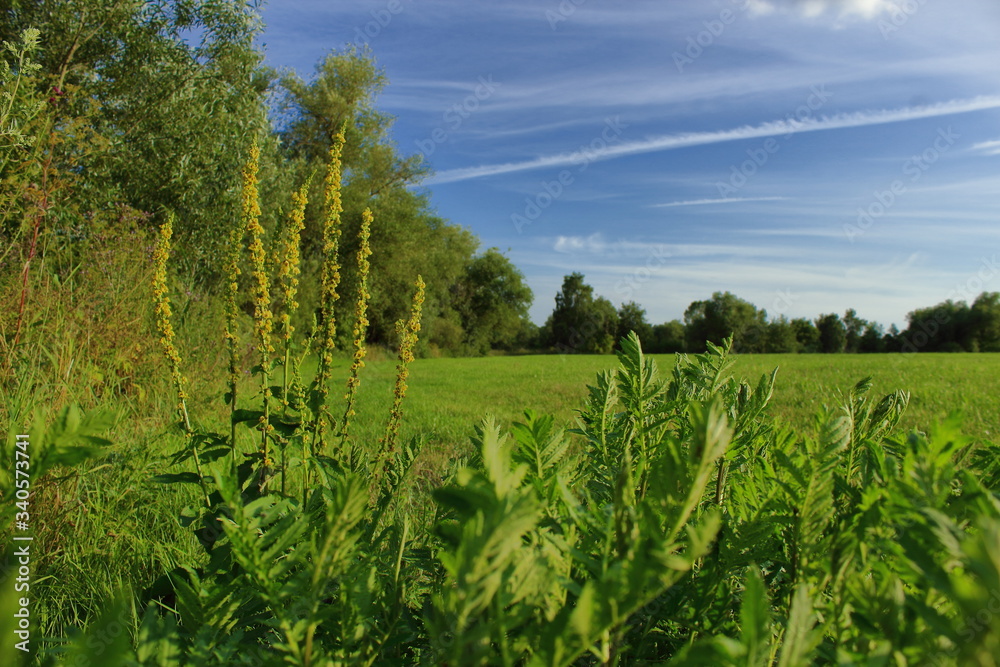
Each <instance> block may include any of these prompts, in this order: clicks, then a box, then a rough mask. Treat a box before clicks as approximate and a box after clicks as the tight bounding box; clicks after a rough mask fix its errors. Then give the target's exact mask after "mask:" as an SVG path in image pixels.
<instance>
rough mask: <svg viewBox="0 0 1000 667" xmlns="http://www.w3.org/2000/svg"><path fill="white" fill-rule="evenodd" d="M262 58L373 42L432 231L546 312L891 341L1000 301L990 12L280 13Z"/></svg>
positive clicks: (999, 20)
mask: <svg viewBox="0 0 1000 667" xmlns="http://www.w3.org/2000/svg"><path fill="white" fill-rule="evenodd" d="M264 21H265V23H266V24H267V27H266V29H265V31H264V34H263V36H262V39H261V41H262V42H263V43H264V45H265V53H266V56H267V62H268V64H270V65H272V66H274V67H279V68H292V69H294V70H296V71H297V72H298V73H299V74H300V75H301V76H303V77H304V78H307V79H308V78H309V77H310V76H312V73H313V71H314V67H315V64H316V63H317V62H318V61H319V60H320V59H321V58H323V57H324V56H325V55H326V54H327V53H329V52H330V51H331V50H332V49H343V48H345V47H346V46H347V45H348V44H350V43H355V44H367V45H368V46H369V47H370V48H371V51H372V53H373V54H374V56H375V58H376V60H377V62H378V64H379V65H380V66H381V67H382V68H383V69H384V70H385V72H386V75H387V77H388V79H389V85H388V86H387V88H386V89H385V91H384V92H383V94H382V95H381V97H380V98H379V100H378V106H379V108H381V109H383V110H385V111H387V112H389V113H392V114H394V115H395V116H396V118H397V120H396V124H395V126H394V130H393V137H394V139H395V141H396V142H397V144H398V147H399V149H400V151H401V152H403V153H405V154H413V153H423V154H424V156H425V158H426V160H427V161H428V162H429V164H430V165H431V167H432V168H433V169H434V176H433V177H432V178H430V179H428V181H427V182H426V183H425V185H424V187H426V188H427V189H428V190H429V191H430V193H431V200H432V202H433V204H434V206H435V208H436V209H437V211H438V213H439V214H440V215H441V216H443V217H445V218H447V219H449V220H450V221H452V222H454V223H457V224H461V225H464V226H466V227H468V228H469V229H471V230H472V231H473V232H475V233H476V234H477V235H478V236H479V238H480V239H481V240H482V244H483V248H487V247H491V246H497V247H499V248H500V249H501V250H503V251H504V252H505V253H507V255H508V256H509V257H510V258H511V260H512V261H513V262H514V263H515V264H516V265H517V266H518V267H519V268H520V269H521V271H523V272H524V274H525V276H526V278H527V280H528V283H529V284H530V286H531V288H532V289H533V290H534V293H535V303H534V305H533V307H532V309H531V314H532V317H533V319H534V320H535V321H536V322H539V323H541V322H542V321H544V319H545V317H547V316H548V314H549V313H550V312H551V310H552V308H553V305H554V297H555V294H556V292H558V290H559V287H560V285H561V283H562V278H563V276H564V275H565V274H567V273H570V272H572V271H580V272H582V273H584V274H585V275H586V278H587V282H588V283H590V284H591V285H593V286H594V288H595V290H596V291H597V293H599V294H601V295H603V296H605V297H607V298H608V299H610V300H611V301H612V302H614V303H615V304H616V305H618V304H621V303H622V302H624V301H630V300H634V301H637V302H639V303H640V304H641V305H642V306H643V307H645V308H646V311H647V315H648V319H649V320H650V321H651V322H653V323H658V322H664V321H667V320H670V319H674V318H681V317H682V315H683V312H684V309H685V308H686V307H687V306H688V304H689V303H691V302H692V301H694V300H698V299H705V298H708V297H709V296H710V295H711V294H712V292H714V291H720V290H729V291H731V292H733V293H735V294H737V295H738V296H740V297H743V298H745V299H747V300H749V301H751V302H753V303H755V304H756V305H757V306H759V307H762V308H765V309H766V310H767V311H768V314H769V315H771V316H776V315H787V316H789V317H801V316H806V317H815V316H817V315H819V314H820V313H826V312H837V313H843V312H844V311H845V310H846V309H847V308H850V307H854V308H856V309H857V310H858V313H859V314H860V315H861V316H862V317H864V318H867V319H871V320H876V321H879V322H881V323H883V324H885V325H886V326H888V325H889V324H891V323H896V324H898V325H900V326H904V325H905V316H906V313H907V312H909V311H910V310H913V309H914V308H917V307H922V306H929V305H933V304H935V303H938V302H940V301H944V300H945V299H949V298H951V299H956V300H967V301H970V302H971V300H972V299H973V298H974V297H975V296H976V295H977V294H978V293H979V292H981V291H983V290H987V291H1000V264H998V260H1000V257H998V255H1000V39H998V38H997V34H998V33H1000V3H998V2H996V0H956V1H952V2H945V1H944V0H714V1H669V2H667V1H664V0H658V1H651V0H650V1H647V0H540V1H535V2H529V1H527V0H523V1H522V0H510V1H505V2H485V1H482V0H478V1H472V2H460V1H459V0H448V1H445V0H372V1H367V0H353V1H351V2H335V1H331V0H280V1H279V0H272V2H271V3H270V5H269V6H266V7H265V9H264Z"/></svg>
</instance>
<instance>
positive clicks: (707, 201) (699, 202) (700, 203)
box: [650, 197, 788, 208]
mask: <svg viewBox="0 0 1000 667" xmlns="http://www.w3.org/2000/svg"><path fill="white" fill-rule="evenodd" d="M786 199H788V197H730V198H728V199H688V200H686V201H672V202H667V203H666V204H652V205H651V206H650V207H651V208H673V207H674V206H707V205H709V204H736V203H739V202H748V201H784V200H786Z"/></svg>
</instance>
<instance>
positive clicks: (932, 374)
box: [33, 354, 1000, 634]
mask: <svg viewBox="0 0 1000 667" xmlns="http://www.w3.org/2000/svg"><path fill="white" fill-rule="evenodd" d="M655 359H656V362H657V364H658V365H659V368H660V373H661V377H669V372H670V369H671V368H672V366H673V364H674V361H675V358H674V357H673V356H657V357H655ZM616 365H617V362H616V359H615V357H613V356H610V355H607V356H559V355H548V356H510V357H503V356H497V357H486V358H463V359H420V360H416V361H415V362H413V363H412V364H411V375H410V379H409V385H410V386H409V392H408V394H407V397H406V401H405V403H404V406H403V409H404V415H403V425H402V431H401V436H402V438H403V439H404V440H410V439H411V438H417V440H418V441H419V442H421V443H422V447H423V454H422V455H421V464H420V465H419V466H418V469H419V470H421V471H422V475H423V476H425V477H426V478H427V482H428V483H429V484H431V485H433V484H436V483H438V482H440V479H441V478H440V474H441V472H443V470H444V468H446V467H448V466H449V465H450V463H451V462H453V461H456V460H458V459H460V458H462V457H464V456H465V455H467V454H468V453H470V452H471V451H472V449H471V446H470V444H469V438H470V436H471V435H472V434H473V429H474V426H475V425H476V424H477V423H478V422H480V421H481V420H482V418H483V417H484V416H486V415H488V414H492V415H494V416H496V417H497V418H498V420H499V421H500V423H501V424H502V425H503V426H504V427H507V426H509V424H510V423H511V422H512V421H515V420H520V419H521V416H522V413H523V411H524V410H525V409H527V408H530V409H533V410H535V411H536V412H539V413H550V414H553V415H555V417H556V421H557V424H558V425H560V426H563V427H573V426H574V425H575V412H574V411H575V410H576V409H577V408H579V407H580V406H581V405H582V402H583V399H584V397H585V395H586V393H587V389H586V385H587V384H590V383H593V381H594V377H595V374H596V373H597V372H599V371H602V370H606V369H610V368H613V367H615V366H616ZM775 367H777V368H778V369H779V371H778V376H777V381H776V384H775V391H774V396H773V399H772V401H771V408H770V409H771V412H772V414H774V415H776V416H778V417H779V418H780V419H782V420H784V421H785V422H787V423H789V424H791V425H793V426H795V427H797V428H798V429H799V432H800V433H809V432H811V428H812V424H813V418H814V416H815V415H816V414H817V413H818V412H819V411H821V410H822V409H823V407H824V403H827V404H831V403H835V399H836V396H837V391H838V390H839V391H847V390H848V389H849V388H850V387H851V386H853V385H854V383H856V382H857V381H858V380H859V379H861V378H863V377H865V376H867V375H871V376H873V378H874V393H875V394H876V395H879V396H881V395H882V394H885V393H888V392H890V391H893V390H895V389H897V388H902V389H905V390H908V391H909V392H910V393H911V402H910V408H909V409H908V411H907V413H906V415H905V417H904V419H903V421H902V423H901V425H902V427H903V428H904V429H910V428H919V429H927V428H928V427H930V426H931V425H932V424H933V423H934V422H935V421H936V420H940V419H942V418H944V417H946V416H948V414H949V412H950V411H951V410H953V409H955V408H956V407H958V408H961V410H962V412H963V416H964V424H965V432H966V433H967V434H968V435H971V436H974V437H976V438H977V439H981V440H993V439H995V437H996V432H997V427H998V424H1000V401H997V396H998V395H1000V355H986V354H982V355H974V354H960V355H958V354H956V355H938V354H921V355H917V356H902V355H830V356H826V355H760V356H740V357H737V359H736V365H735V367H734V369H733V373H734V375H735V376H736V377H744V378H746V379H748V380H749V381H750V382H751V383H755V382H756V380H757V378H759V376H760V375H761V374H762V373H769V372H770V371H771V370H772V369H774V368H775ZM347 368H348V362H347V361H346V360H343V359H342V360H338V361H337V367H336V372H335V377H334V383H333V388H334V390H333V391H332V392H331V397H330V398H331V404H332V405H333V406H334V411H335V414H337V415H338V416H339V413H336V409H337V407H339V406H341V405H342V401H341V400H340V398H341V392H340V390H339V389H338V387H343V380H344V379H345V378H346V376H347ZM395 370H396V369H395V361H394V360H392V359H384V360H379V361H372V362H369V363H368V364H367V366H366V368H365V369H364V370H363V373H362V384H361V389H360V394H359V405H358V410H357V412H358V415H359V416H358V417H357V419H356V422H355V424H356V428H355V434H356V437H357V439H358V441H359V442H364V443H370V444H374V443H376V442H377V441H378V438H379V437H380V436H381V435H382V433H383V431H384V428H385V420H386V417H387V414H388V412H389V408H390V405H391V402H392V391H393V382H394V380H395ZM221 391H222V389H219V390H218V394H219V395H218V396H211V395H208V396H205V395H203V396H200V397H196V399H195V401H194V402H195V403H196V404H200V408H202V409H198V410H196V411H195V414H196V416H197V418H198V419H199V420H206V421H210V422H217V424H216V425H217V426H218V425H221V424H222V423H223V422H224V421H225V419H226V412H225V411H224V410H223V404H222V401H221ZM209 394H211V392H209ZM249 396H250V391H249V387H248V393H246V394H244V397H245V398H246V399H247V400H249ZM830 407H834V406H833V405H830ZM203 408H208V409H209V414H206V410H205V409H203ZM137 426H138V424H137V423H136V422H135V420H127V421H126V422H123V423H121V424H120V425H119V426H118V427H117V428H115V429H114V431H113V433H112V434H111V437H112V439H113V440H114V441H115V444H114V446H113V448H112V450H111V452H110V455H109V456H108V457H106V458H104V459H103V460H100V461H97V462H96V463H94V464H92V465H91V466H89V468H90V470H89V471H88V472H85V473H83V474H82V475H81V476H80V477H79V478H78V479H77V480H76V482H74V483H73V485H72V486H71V487H68V488H66V489H64V490H63V491H60V494H61V497H60V498H59V499H58V502H56V499H55V498H53V499H51V500H52V501H53V502H52V505H53V507H54V508H55V509H54V511H55V513H56V514H58V516H53V517H52V519H53V521H52V525H53V528H54V530H57V532H58V534H51V535H49V536H48V537H47V538H46V540H47V543H48V544H49V545H50V546H51V548H50V549H46V556H45V558H44V559H43V560H41V561H40V562H39V565H41V566H43V567H44V570H45V571H46V573H47V576H46V577H45V578H43V579H41V580H40V581H39V582H38V584H39V585H38V587H37V590H38V592H39V598H40V602H41V607H40V610H39V611H40V614H39V617H38V620H39V621H40V625H41V627H42V628H44V629H45V631H46V632H47V633H49V632H51V633H52V634H62V633H63V632H64V631H65V630H66V627H67V624H71V625H79V624H82V623H84V622H85V620H86V619H87V618H90V617H92V615H93V614H95V613H97V612H98V611H99V610H100V609H101V606H102V604H103V602H102V601H103V600H106V599H108V598H110V597H111V596H113V595H114V594H115V592H116V591H117V590H119V589H120V587H121V586H123V585H131V586H137V587H139V588H141V587H142V586H144V585H148V583H149V582H150V581H152V580H153V579H155V578H156V577H157V576H158V575H159V574H161V573H162V572H164V571H168V570H170V569H172V568H173V567H176V566H177V565H180V564H184V563H190V562H192V561H193V560H195V559H197V554H198V547H197V543H196V541H195V540H194V538H193V536H192V535H191V533H190V531H189V530H187V529H185V528H182V527H181V526H180V525H179V524H178V522H177V514H178V512H179V511H180V510H181V508H183V507H184V506H185V505H189V504H196V503H197V495H196V493H195V489H194V487H193V486H192V487H176V486H164V485H162V484H158V483H156V482H154V481H152V478H153V476H155V475H156V474H159V473H162V472H180V471H186V470H188V469H189V468H190V461H189V462H187V463H186V464H181V465H179V466H171V465H170V464H169V461H168V460H167V458H166V454H167V453H168V452H171V451H175V450H176V449H178V447H179V446H180V445H181V438H180V437H179V436H177V435H175V434H172V433H167V424H162V425H161V426H151V425H150V424H149V423H148V421H147V423H146V424H145V426H143V427H141V430H136V427H137ZM252 448H253V445H251V444H250V443H244V449H246V450H247V451H250V450H251V449H252ZM46 502H48V501H46ZM33 590H34V589H33Z"/></svg>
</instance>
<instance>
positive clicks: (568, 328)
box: [545, 273, 618, 354]
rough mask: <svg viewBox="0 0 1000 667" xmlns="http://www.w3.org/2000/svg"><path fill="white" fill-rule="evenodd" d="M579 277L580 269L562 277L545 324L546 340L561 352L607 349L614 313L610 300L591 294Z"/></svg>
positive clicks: (614, 327) (614, 324)
mask: <svg viewBox="0 0 1000 667" xmlns="http://www.w3.org/2000/svg"><path fill="white" fill-rule="evenodd" d="M583 278H584V277H583V274H582V273H572V274H570V275H568V276H566V277H565V278H564V279H563V285H562V290H560V292H559V294H557V295H556V307H555V310H553V311H552V315H550V316H549V319H548V322H546V324H545V330H546V336H547V338H548V341H547V343H548V344H549V345H551V346H552V347H554V348H555V349H556V350H558V351H559V352H561V353H577V354H579V353H585V354H587V353H589V354H601V353H607V352H610V351H611V349H612V347H613V346H614V341H615V338H614V335H615V333H616V332H617V330H618V313H617V311H616V310H615V307H614V306H613V305H611V302H610V301H608V300H607V299H605V298H604V297H594V288H593V287H591V286H590V285H588V284H586V283H585V282H583Z"/></svg>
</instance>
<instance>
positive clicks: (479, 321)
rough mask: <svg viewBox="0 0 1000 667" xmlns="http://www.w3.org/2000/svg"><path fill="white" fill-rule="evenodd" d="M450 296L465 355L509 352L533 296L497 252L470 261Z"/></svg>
mask: <svg viewBox="0 0 1000 667" xmlns="http://www.w3.org/2000/svg"><path fill="white" fill-rule="evenodd" d="M453 294H454V296H455V299H454V307H455V308H456V310H457V311H458V313H459V315H460V316H461V323H462V328H463V330H464V333H465V345H466V347H467V349H468V351H469V352H471V353H473V354H484V353H486V352H488V351H489V350H490V349H491V348H501V349H510V348H511V347H513V346H515V345H516V344H517V343H518V342H519V341H520V340H522V339H523V337H524V332H525V329H526V328H527V327H528V325H529V320H528V308H529V307H530V306H531V300H532V296H533V295H532V293H531V288H529V287H528V286H527V284H525V282H524V275H523V274H522V273H521V272H520V271H519V270H518V269H517V267H516V266H514V265H513V264H512V263H511V262H510V260H509V259H507V257H505V256H504V255H503V254H502V253H501V252H500V251H499V250H498V249H496V248H490V249H489V250H487V251H486V252H484V253H482V254H481V255H477V256H476V257H473V258H472V259H471V260H470V261H469V262H468V263H467V264H466V267H465V274H464V275H463V276H462V277H461V278H460V279H459V280H458V282H457V283H456V285H455V287H454V289H453Z"/></svg>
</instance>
